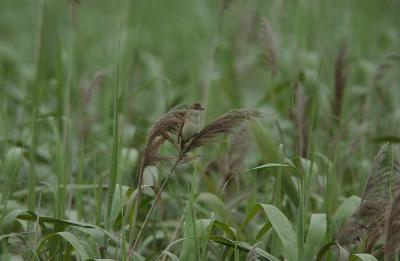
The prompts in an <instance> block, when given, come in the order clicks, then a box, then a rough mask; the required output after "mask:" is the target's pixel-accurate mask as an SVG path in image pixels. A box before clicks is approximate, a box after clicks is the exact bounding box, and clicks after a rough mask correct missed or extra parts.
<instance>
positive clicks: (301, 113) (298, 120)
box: [294, 83, 307, 157]
mask: <svg viewBox="0 0 400 261" xmlns="http://www.w3.org/2000/svg"><path fill="white" fill-rule="evenodd" d="M296 85H297V86H296V92H295V97H296V103H295V111H294V122H295V126H296V131H297V139H298V153H299V155H300V156H302V157H305V156H306V155H307V133H306V131H307V122H306V117H305V107H306V99H307V97H306V95H305V93H304V89H303V87H302V86H301V85H300V84H299V83H298V84H296Z"/></svg>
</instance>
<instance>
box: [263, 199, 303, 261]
mask: <svg viewBox="0 0 400 261" xmlns="http://www.w3.org/2000/svg"><path fill="white" fill-rule="evenodd" d="M260 206H261V207H262V208H263V209H264V212H265V214H266V215H267V217H268V219H269V221H270V222H271V225H272V227H273V228H274V230H275V232H276V233H277V234H278V236H279V238H280V240H281V241H282V244H283V246H284V248H285V252H286V253H287V256H288V259H289V260H296V259H297V236H296V233H295V232H294V230H293V227H292V224H291V223H290V222H289V220H288V219H287V217H286V216H285V215H284V214H283V213H282V212H281V211H280V210H279V209H278V208H277V207H275V206H273V205H266V204H260Z"/></svg>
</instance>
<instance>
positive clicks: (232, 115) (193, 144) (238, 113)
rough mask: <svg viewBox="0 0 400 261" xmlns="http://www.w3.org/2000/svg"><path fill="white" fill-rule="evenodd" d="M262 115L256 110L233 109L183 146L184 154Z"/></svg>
mask: <svg viewBox="0 0 400 261" xmlns="http://www.w3.org/2000/svg"><path fill="white" fill-rule="evenodd" d="M258 117H261V113H260V112H258V111H254V110H247V109H235V110H231V111H229V112H227V113H225V114H223V115H221V116H220V117H218V118H216V119H215V120H214V121H212V122H211V123H209V124H208V125H207V126H205V127H204V128H203V129H202V130H201V131H200V132H199V133H198V134H197V135H195V136H194V137H193V138H192V139H191V140H190V141H189V142H188V143H187V144H185V145H184V146H183V149H182V151H181V152H182V154H186V153H188V152H189V151H191V150H193V149H195V148H198V147H200V146H202V145H204V144H206V143H209V142H210V141H212V140H213V139H214V138H215V137H217V136H218V135H220V134H230V133H232V131H233V129H234V128H235V127H238V126H240V125H241V124H242V123H244V122H245V121H248V120H251V119H254V118H258Z"/></svg>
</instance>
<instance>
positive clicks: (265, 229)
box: [255, 222, 272, 241]
mask: <svg viewBox="0 0 400 261" xmlns="http://www.w3.org/2000/svg"><path fill="white" fill-rule="evenodd" d="M271 227H272V225H271V223H270V222H266V223H265V224H264V225H263V226H262V227H261V229H260V230H259V231H258V233H257V235H256V238H255V240H256V241H258V240H259V239H260V238H261V237H262V236H264V235H265V233H267V232H268V231H269V229H270V228H271Z"/></svg>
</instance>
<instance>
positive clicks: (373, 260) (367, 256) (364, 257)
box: [349, 254, 378, 261]
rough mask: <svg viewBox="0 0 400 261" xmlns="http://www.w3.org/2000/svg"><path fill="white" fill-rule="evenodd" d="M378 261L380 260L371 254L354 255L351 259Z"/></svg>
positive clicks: (354, 260)
mask: <svg viewBox="0 0 400 261" xmlns="http://www.w3.org/2000/svg"><path fill="white" fill-rule="evenodd" d="M359 260H362V261H378V259H376V257H374V256H373V255H370V254H353V255H351V257H350V260H349V261H359Z"/></svg>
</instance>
